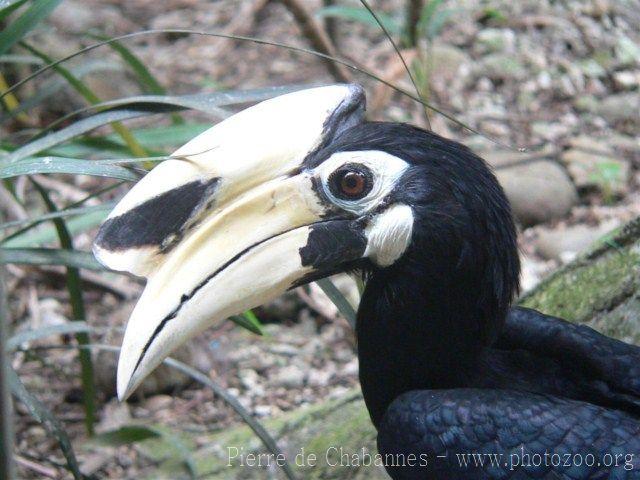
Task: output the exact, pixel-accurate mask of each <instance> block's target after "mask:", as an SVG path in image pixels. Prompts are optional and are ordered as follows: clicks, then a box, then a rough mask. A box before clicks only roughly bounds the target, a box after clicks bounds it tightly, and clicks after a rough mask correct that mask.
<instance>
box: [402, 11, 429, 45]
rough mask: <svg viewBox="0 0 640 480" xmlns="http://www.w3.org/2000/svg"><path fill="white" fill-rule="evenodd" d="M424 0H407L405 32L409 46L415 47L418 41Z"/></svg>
mask: <svg viewBox="0 0 640 480" xmlns="http://www.w3.org/2000/svg"><path fill="white" fill-rule="evenodd" d="M423 5H424V0H407V5H406V23H405V34H406V38H407V40H406V41H407V46H408V47H415V46H416V44H417V43H418V22H419V21H420V13H421V12H422V7H423Z"/></svg>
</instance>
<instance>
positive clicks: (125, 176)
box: [0, 157, 140, 182]
mask: <svg viewBox="0 0 640 480" xmlns="http://www.w3.org/2000/svg"><path fill="white" fill-rule="evenodd" d="M37 173H68V174H73V175H90V176H93V177H107V178H117V179H119V180H127V181H130V182H135V181H137V180H138V179H139V178H140V177H139V176H138V175H136V174H134V173H133V172H132V171H131V170H128V169H126V168H124V167H120V166H118V165H113V164H111V163H102V162H100V161H92V160H79V159H77V158H65V157H31V158H25V159H23V160H20V161H19V162H14V163H9V164H7V163H4V164H2V163H0V178H11V177H17V176H20V175H34V174H37Z"/></svg>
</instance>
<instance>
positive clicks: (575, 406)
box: [378, 389, 640, 480]
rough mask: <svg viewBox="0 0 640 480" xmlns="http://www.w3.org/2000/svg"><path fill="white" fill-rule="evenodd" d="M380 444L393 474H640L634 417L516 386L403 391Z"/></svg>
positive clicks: (572, 479) (571, 477) (568, 479)
mask: <svg viewBox="0 0 640 480" xmlns="http://www.w3.org/2000/svg"><path fill="white" fill-rule="evenodd" d="M378 449H379V451H380V453H381V454H382V458H383V462H384V463H385V466H386V467H387V471H388V472H389V474H390V475H391V477H392V478H394V479H420V480H427V479H438V480H440V479H443V480H444V479H453V478H455V479H467V480H471V479H473V480H478V479H504V480H507V479H512V480H515V479H534V478H535V479H564V480H578V479H580V480H582V479H596V478H602V479H604V478H616V479H632V478H633V479H638V478H640V456H639V455H638V452H639V451H640V423H639V422H638V421H637V420H636V419H634V418H632V417H631V416H629V415H627V414H625V413H623V412H619V411H616V410H608V409H605V408H602V407H599V406H597V405H592V404H589V403H585V402H579V401H574V400H567V399H561V398H557V397H552V396H547V395H538V394H530V393H527V392H519V391H515V390H489V389H451V390H421V391H413V392H408V393H405V394H403V395H401V396H400V397H398V398H397V399H396V400H395V401H394V402H393V403H392V404H391V406H390V407H389V409H388V410H387V412H386V414H385V416H384V418H383V421H382V423H381V425H380V428H379V430H378ZM616 455H618V456H617V457H616ZM410 458H415V459H416V461H414V462H413V466H411V465H409V463H408V462H409V459H410ZM403 461H404V463H402V462H403ZM616 462H617V463H616ZM615 465H617V466H615Z"/></svg>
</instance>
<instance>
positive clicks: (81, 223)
mask: <svg viewBox="0 0 640 480" xmlns="http://www.w3.org/2000/svg"><path fill="white" fill-rule="evenodd" d="M123 183H124V182H123V181H121V182H116V183H114V184H112V185H108V186H106V187H104V188H101V189H100V190H97V191H96V192H93V193H90V194H89V195H87V196H86V197H84V198H82V199H80V200H79V201H77V202H74V203H72V204H70V205H67V207H65V210H62V211H61V212H64V211H66V210H70V209H74V208H76V207H79V206H80V205H84V204H85V202H87V201H89V200H91V199H92V198H96V197H98V196H100V195H102V194H103V193H106V192H108V191H110V190H113V189H114V188H117V187H119V186H120V185H122V184H123ZM106 215H107V212H106V211H103V212H100V211H95V212H87V213H84V214H82V215H81V216H80V217H79V218H75V219H72V220H70V221H69V222H68V223H67V228H69V230H70V231H71V233H72V234H75V233H76V231H77V230H78V229H81V231H84V229H85V228H91V227H93V226H96V225H98V223H100V222H101V221H102V220H103V219H104V218H106ZM94 218H95V220H94ZM28 220H29V219H28ZM43 221H44V220H43ZM94 222H95V223H94ZM41 223H42V221H40V220H38V219H37V218H36V219H32V221H30V222H29V223H28V225H27V226H26V227H23V228H21V229H20V230H18V231H17V232H14V233H12V234H11V235H9V236H7V237H5V238H3V239H1V240H0V245H5V246H7V247H9V246H13V247H21V246H22V247H23V246H30V244H26V245H24V244H23V245H15V244H14V245H11V243H12V242H11V240H13V239H15V238H16V237H23V240H24V235H26V234H28V232H29V230H31V229H32V228H34V227H36V226H38V225H40V224H41ZM18 243H19V242H18ZM31 245H32V244H31Z"/></svg>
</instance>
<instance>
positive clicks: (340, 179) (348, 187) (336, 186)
mask: <svg viewBox="0 0 640 480" xmlns="http://www.w3.org/2000/svg"><path fill="white" fill-rule="evenodd" d="M328 183H329V189H330V190H331V193H332V194H333V195H335V196H336V197H337V198H341V199H344V200H359V199H361V198H364V197H366V196H367V194H368V193H369V192H370V191H371V189H372V188H373V175H372V173H371V170H369V169H368V168H367V167H365V166H363V165H356V164H347V165H344V166H342V167H340V168H338V169H337V170H336V171H334V172H333V173H332V174H331V175H330V176H329V182H328Z"/></svg>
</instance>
